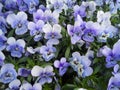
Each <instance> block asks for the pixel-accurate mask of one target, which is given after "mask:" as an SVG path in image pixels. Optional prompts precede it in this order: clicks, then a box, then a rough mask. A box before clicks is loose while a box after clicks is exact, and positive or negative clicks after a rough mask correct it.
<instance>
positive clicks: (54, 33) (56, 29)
mask: <svg viewBox="0 0 120 90" xmlns="http://www.w3.org/2000/svg"><path fill="white" fill-rule="evenodd" d="M43 32H44V33H45V36H44V38H45V39H48V43H54V44H59V40H58V39H60V38H62V35H61V26H60V25H59V24H54V25H53V27H52V26H51V25H50V24H46V25H44V27H43Z"/></svg>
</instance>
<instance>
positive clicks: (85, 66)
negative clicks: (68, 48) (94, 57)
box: [70, 52, 93, 77]
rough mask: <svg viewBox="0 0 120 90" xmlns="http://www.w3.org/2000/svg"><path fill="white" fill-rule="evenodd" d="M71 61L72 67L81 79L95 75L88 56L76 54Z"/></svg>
mask: <svg viewBox="0 0 120 90" xmlns="http://www.w3.org/2000/svg"><path fill="white" fill-rule="evenodd" d="M70 60H71V61H70V64H71V67H72V68H73V69H74V71H76V72H77V73H78V76H79V77H86V76H90V75H91V74H92V73H93V69H92V68H91V67H90V64H91V61H90V60H89V59H88V57H87V56H81V55H80V53H78V52H74V53H73V54H72V58H70Z"/></svg>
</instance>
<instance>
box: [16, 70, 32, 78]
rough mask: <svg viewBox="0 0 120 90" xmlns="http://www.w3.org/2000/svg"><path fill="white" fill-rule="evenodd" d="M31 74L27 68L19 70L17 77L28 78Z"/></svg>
mask: <svg viewBox="0 0 120 90" xmlns="http://www.w3.org/2000/svg"><path fill="white" fill-rule="evenodd" d="M30 74H31V70H30V69H27V68H19V69H18V75H19V76H22V77H28V75H30Z"/></svg>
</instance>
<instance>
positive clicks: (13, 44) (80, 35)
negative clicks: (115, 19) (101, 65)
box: [0, 0, 120, 90]
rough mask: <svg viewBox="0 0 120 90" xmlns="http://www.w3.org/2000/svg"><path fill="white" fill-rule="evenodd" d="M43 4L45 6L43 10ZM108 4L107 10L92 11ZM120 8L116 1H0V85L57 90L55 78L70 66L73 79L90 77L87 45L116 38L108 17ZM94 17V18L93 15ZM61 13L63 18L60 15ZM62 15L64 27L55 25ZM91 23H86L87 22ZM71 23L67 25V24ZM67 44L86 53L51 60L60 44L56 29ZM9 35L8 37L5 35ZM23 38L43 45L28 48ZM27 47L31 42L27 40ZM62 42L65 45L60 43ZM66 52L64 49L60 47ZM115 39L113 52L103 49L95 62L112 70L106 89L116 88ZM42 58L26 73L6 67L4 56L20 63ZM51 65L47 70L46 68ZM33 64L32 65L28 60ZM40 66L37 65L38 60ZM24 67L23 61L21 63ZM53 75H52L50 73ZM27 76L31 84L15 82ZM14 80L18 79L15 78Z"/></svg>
mask: <svg viewBox="0 0 120 90" xmlns="http://www.w3.org/2000/svg"><path fill="white" fill-rule="evenodd" d="M44 4H45V5H44ZM103 5H108V6H109V10H110V11H106V12H104V11H103V10H97V9H96V8H97V7H100V8H102V6H103ZM119 9H120V0H94V1H89V0H85V1H84V0H81V1H80V4H78V2H77V0H46V1H42V0H40V1H39V0H1V1H0V66H1V68H0V83H2V84H7V85H8V88H7V90H42V87H43V86H44V85H45V84H46V83H48V84H50V83H52V82H54V83H56V84H57V87H56V88H55V90H60V88H61V87H60V85H59V82H58V81H59V80H58V79H57V76H59V77H62V76H64V74H66V73H67V71H69V68H70V67H71V68H72V70H73V71H74V72H75V73H76V75H77V76H78V77H79V78H83V79H84V78H86V77H88V76H90V75H92V73H93V72H94V70H93V68H92V61H93V59H94V54H95V53H94V51H93V50H91V49H90V48H91V47H90V46H91V44H92V43H94V42H95V41H98V42H100V43H104V44H105V43H106V42H107V39H108V38H116V37H117V36H118V32H119V30H118V28H117V27H116V26H114V25H112V23H111V20H110V19H111V17H112V15H113V14H117V10H119ZM95 13H96V17H95V16H94V14H95ZM63 14H64V15H63ZM62 15H63V16H68V17H65V18H68V19H70V20H68V21H69V22H65V21H63V22H62V23H61V20H60V18H61V16H62ZM93 17H94V18H96V20H94V21H92V18H93ZM71 21H72V22H71ZM63 28H64V29H65V30H66V31H65V34H66V36H68V39H70V44H71V45H73V46H74V45H79V46H80V47H82V46H83V45H85V47H84V48H85V49H87V52H85V53H84V54H83V52H79V51H75V50H73V52H70V53H71V56H69V57H68V58H66V57H65V56H64V54H63V56H61V57H58V58H57V57H56V53H57V52H58V48H57V46H58V45H60V43H61V41H62V39H64V37H63V34H62V30H63ZM11 31H12V33H14V34H13V36H10V33H11ZM22 36H24V37H25V38H27V36H29V37H32V38H33V41H34V43H39V42H42V43H44V44H43V45H39V44H38V46H36V47H35V46H32V44H30V45H28V41H27V40H26V39H25V38H22ZM29 43H32V42H31V41H29ZM65 43H68V44H69V42H65ZM66 48H67V47H66ZM119 48H120V40H118V41H117V42H116V43H115V44H114V45H113V47H112V48H111V47H109V46H107V45H105V46H102V47H100V49H99V50H98V53H97V56H98V57H105V58H106V59H105V62H106V66H105V67H106V68H113V67H114V72H112V74H113V76H112V77H111V78H110V80H109V83H108V90H119V88H120V80H119V77H120V72H119V65H118V62H119V59H120V52H119ZM35 54H37V55H39V56H41V57H42V59H43V62H46V65H45V66H39V65H37V63H36V65H34V66H33V67H32V68H29V67H28V68H27V67H26V68H25V67H19V66H18V69H16V67H15V65H14V64H12V62H7V63H6V58H7V57H8V56H7V55H9V56H10V57H11V58H14V59H20V58H22V57H29V56H32V55H35ZM50 61H52V65H47V63H49V62H50ZM33 62H34V61H33ZM40 62H41V61H40ZM23 63H24V62H23ZM55 70H57V72H58V74H57V73H55ZM28 76H31V77H32V78H33V82H32V83H31V82H28V81H25V80H24V81H21V80H22V79H19V78H21V77H24V78H26V77H28ZM18 77H19V78H18Z"/></svg>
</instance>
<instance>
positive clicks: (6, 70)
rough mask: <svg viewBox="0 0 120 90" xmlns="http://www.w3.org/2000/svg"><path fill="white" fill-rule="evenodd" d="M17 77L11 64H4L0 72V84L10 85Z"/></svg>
mask: <svg viewBox="0 0 120 90" xmlns="http://www.w3.org/2000/svg"><path fill="white" fill-rule="evenodd" d="M16 77H17V72H16V70H15V68H14V65H13V64H10V63H9V64H4V65H3V66H2V67H1V70H0V82H2V83H5V84H6V83H10V82H11V81H13V80H15V79H16Z"/></svg>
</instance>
